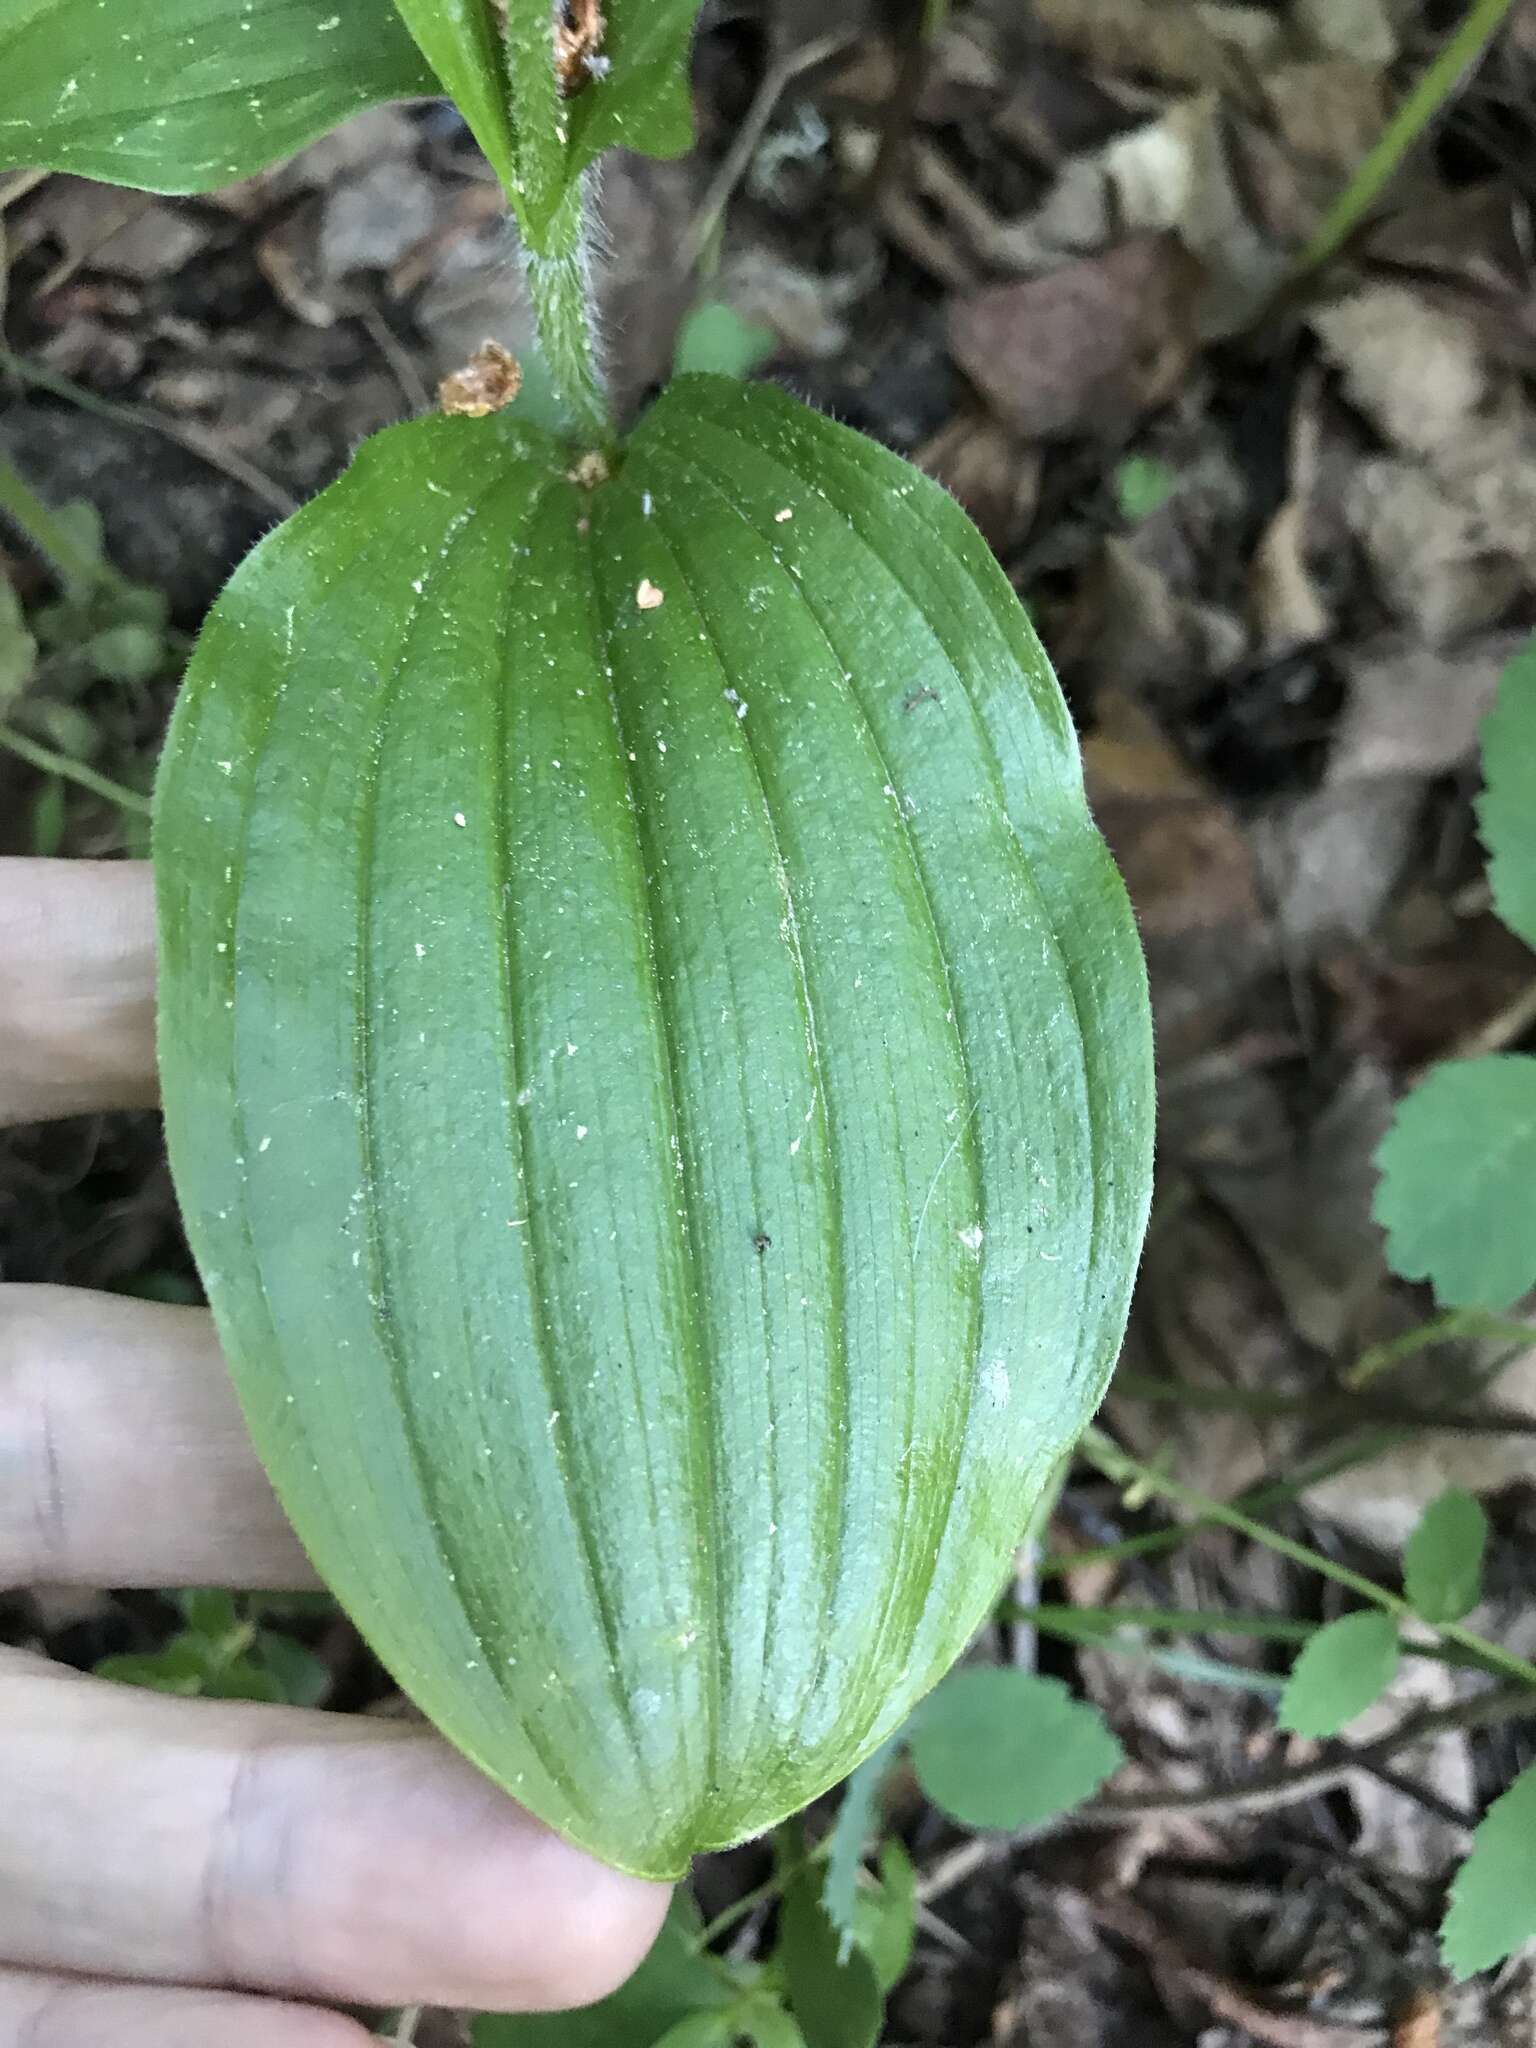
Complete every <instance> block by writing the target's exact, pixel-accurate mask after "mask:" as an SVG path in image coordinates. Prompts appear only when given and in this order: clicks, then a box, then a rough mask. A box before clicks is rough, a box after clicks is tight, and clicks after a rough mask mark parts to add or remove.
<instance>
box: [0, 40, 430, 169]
mask: <svg viewBox="0 0 1536 2048" xmlns="http://www.w3.org/2000/svg"><path fill="white" fill-rule="evenodd" d="M440 90H441V87H440V86H439V85H438V82H437V80H436V79H435V78H434V77H433V76H432V74H431V72H430V71H429V70H428V69H427V67H426V65H425V64H424V63H423V62H422V60H421V58H420V56H419V55H418V54H417V51H416V49H415V46H414V45H413V43H412V41H411V38H410V36H409V35H408V34H407V33H406V31H405V28H404V26H403V25H402V23H401V22H400V20H399V17H398V16H397V15H396V13H395V10H394V8H393V7H392V6H390V5H389V4H388V0H154V4H153V5H150V4H149V0H0V166H3V165H17V164H26V165H32V164H35V165H41V166H43V167H45V168H47V169H49V170H59V171H76V172H79V173H81V174H83V175H84V176H86V177H90V178H106V179H110V180H111V181H112V182H113V183H114V184H118V185H134V186H138V187H140V188H141V189H143V190H145V191H150V192H206V191H210V190H212V189H213V188H214V187H216V186H219V185H227V184H229V183H230V182H231V181H232V180H234V179H236V178H244V177H249V176H250V175H251V174H252V173H253V172H255V171H259V170H262V169H264V168H265V167H266V166H267V165H268V164H272V163H276V162H277V161H278V160H279V159H280V158H282V157H285V156H288V155H290V154H291V153H292V152H293V151H294V150H296V149H299V148H302V147H303V145H304V144H305V143H307V142H312V141H313V140H314V138H315V137H316V136H317V135H321V134H323V133H324V132H325V131H326V130H327V129H329V128H334V127H335V126H336V125H337V123H338V122H340V121H344V120H346V119H347V117H348V116H349V115H351V114H355V113H358V112H359V111H361V109H362V108H364V107H369V106H374V105H376V104H377V103H378V102H380V101H381V100H391V99H404V98H409V97H411V96H412V95H415V94H418V93H436V92H439V91H440Z"/></svg>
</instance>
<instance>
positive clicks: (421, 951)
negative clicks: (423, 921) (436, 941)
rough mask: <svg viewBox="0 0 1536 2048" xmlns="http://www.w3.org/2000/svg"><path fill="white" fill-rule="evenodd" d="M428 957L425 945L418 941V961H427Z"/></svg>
mask: <svg viewBox="0 0 1536 2048" xmlns="http://www.w3.org/2000/svg"><path fill="white" fill-rule="evenodd" d="M426 957H427V949H426V947H425V946H424V945H423V944H422V943H421V941H420V939H418V940H417V941H416V958H417V959H418V960H425V959H426Z"/></svg>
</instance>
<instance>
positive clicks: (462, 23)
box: [395, 0, 553, 201]
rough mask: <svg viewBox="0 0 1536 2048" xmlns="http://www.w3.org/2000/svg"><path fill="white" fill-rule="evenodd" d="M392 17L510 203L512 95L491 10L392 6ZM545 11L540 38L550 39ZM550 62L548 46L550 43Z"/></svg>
mask: <svg viewBox="0 0 1536 2048" xmlns="http://www.w3.org/2000/svg"><path fill="white" fill-rule="evenodd" d="M395 11H396V13H397V14H398V15H399V16H400V19H401V20H402V21H403V22H404V23H405V26H406V27H407V28H408V29H409V30H410V32H411V35H412V37H413V38H414V40H415V43H416V47H417V49H418V50H420V52H421V54H422V56H423V57H425V59H426V60H427V62H428V64H430V65H431V67H432V69H433V71H434V72H435V73H436V74H437V76H438V78H439V79H441V80H442V83H443V86H444V88H445V90H446V91H447V92H448V93H449V95H450V96H451V98H452V99H453V101H454V103H455V105H456V106H457V107H458V110H459V112H460V113H461V114H462V115H463V116H464V119H465V120H466V121H467V122H468V123H469V127H470V131H471V133H472V134H473V136H474V138H475V140H476V142H478V143H479V145H480V147H481V149H482V150H483V151H484V153H485V157H486V161H487V162H488V163H489V164H490V166H491V169H492V170H493V171H494V172H495V173H496V175H497V177H498V178H499V179H500V180H501V182H502V184H503V186H504V187H505V188H506V190H507V194H508V196H509V197H510V198H512V199H513V200H514V201H515V200H516V198H517V196H518V193H519V191H520V189H521V188H520V184H519V180H518V172H517V143H516V140H515V138H514V135H513V130H512V114H511V93H510V89H509V84H508V79H507V66H506V58H505V53H504V51H503V49H502V46H501V39H500V36H499V35H498V33H497V30H496V25H495V20H494V14H495V9H494V7H492V6H488V5H487V4H486V0H395ZM550 19H551V17H550V10H549V8H548V6H547V5H546V6H545V8H544V33H545V37H546V39H550V38H551V29H550ZM550 48H551V62H553V43H552V40H551V42H550Z"/></svg>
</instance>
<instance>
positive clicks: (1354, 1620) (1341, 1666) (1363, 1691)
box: [1280, 1607, 1401, 1737]
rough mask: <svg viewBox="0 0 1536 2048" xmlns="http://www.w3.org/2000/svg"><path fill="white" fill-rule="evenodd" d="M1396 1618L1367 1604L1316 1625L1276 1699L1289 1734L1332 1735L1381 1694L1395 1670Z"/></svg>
mask: <svg viewBox="0 0 1536 2048" xmlns="http://www.w3.org/2000/svg"><path fill="white" fill-rule="evenodd" d="M1400 1654H1401V1653H1400V1651H1399V1648H1398V1640H1397V1623H1396V1622H1395V1621H1394V1620H1393V1619H1392V1616H1391V1615H1390V1614H1383V1613H1382V1612H1381V1611H1380V1610H1379V1609H1377V1608H1374V1607H1371V1608H1367V1609H1366V1610H1365V1611H1364V1612H1363V1613H1360V1614H1346V1615H1345V1616H1344V1618H1343V1620H1342V1621H1331V1622H1329V1624H1328V1626H1327V1627H1326V1628H1320V1629H1319V1630H1318V1632H1317V1634H1316V1635H1315V1636H1314V1637H1313V1638H1312V1640H1311V1642H1310V1643H1308V1645H1307V1647H1306V1648H1305V1649H1304V1650H1303V1651H1302V1653H1301V1655H1300V1656H1299V1657H1298V1658H1297V1660H1296V1663H1295V1666H1294V1668H1293V1669H1292V1672H1291V1676H1290V1680H1289V1682H1288V1684H1287V1685H1286V1688H1285V1692H1284V1694H1283V1696H1282V1698H1281V1701H1280V1726H1281V1727H1282V1728H1287V1729H1289V1730H1290V1731H1291V1733H1292V1734H1294V1735H1307V1736H1313V1737H1322V1736H1327V1735H1337V1734H1338V1732H1339V1730H1340V1729H1341V1728H1344V1727H1347V1726H1348V1725H1349V1723H1350V1722H1351V1721H1353V1720H1354V1718H1355V1716H1356V1715H1357V1714H1363V1713H1364V1712H1365V1710H1366V1708H1367V1707H1369V1706H1371V1705H1373V1704H1374V1703H1375V1702H1376V1701H1377V1700H1379V1699H1380V1698H1381V1695H1382V1694H1383V1693H1384V1692H1385V1691H1386V1689H1387V1687H1388V1686H1389V1685H1390V1684H1391V1683H1392V1680H1393V1678H1394V1677H1395V1676H1396V1675H1397V1665H1398V1658H1399V1656H1400Z"/></svg>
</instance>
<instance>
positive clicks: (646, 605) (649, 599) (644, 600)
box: [635, 576, 666, 612]
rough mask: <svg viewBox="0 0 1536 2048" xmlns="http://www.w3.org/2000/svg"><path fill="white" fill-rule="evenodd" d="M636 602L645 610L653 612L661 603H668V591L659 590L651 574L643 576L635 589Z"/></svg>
mask: <svg viewBox="0 0 1536 2048" xmlns="http://www.w3.org/2000/svg"><path fill="white" fill-rule="evenodd" d="M635 603H636V605H637V606H638V607H639V609H640V610H641V611H643V612H653V611H655V609H656V607H657V606H658V605H660V604H665V603H666V593H665V592H664V591H662V590H659V589H658V588H657V587H656V585H655V584H654V583H653V582H652V581H651V579H650V577H649V576H642V577H641V578H640V582H639V585H638V587H637V589H636V591H635Z"/></svg>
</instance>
